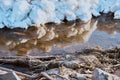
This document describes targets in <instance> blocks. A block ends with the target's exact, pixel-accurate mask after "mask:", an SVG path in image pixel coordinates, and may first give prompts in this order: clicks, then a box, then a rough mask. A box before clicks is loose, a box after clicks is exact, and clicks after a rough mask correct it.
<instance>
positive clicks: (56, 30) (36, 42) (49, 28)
mask: <svg viewBox="0 0 120 80" xmlns="http://www.w3.org/2000/svg"><path fill="white" fill-rule="evenodd" d="M119 25H120V22H119V20H112V19H108V18H105V17H104V18H101V17H100V18H99V19H97V20H95V19H93V20H91V21H89V22H87V23H83V22H81V21H76V22H68V23H62V24H52V23H49V24H46V25H45V26H40V27H38V28H35V27H30V28H29V29H28V30H25V29H13V30H10V29H7V28H4V29H1V30H0V51H2V50H3V48H4V49H5V50H8V51H9V53H11V54H12V53H13V51H16V52H15V54H16V53H17V55H26V54H29V53H30V52H31V50H33V49H37V50H40V51H42V52H50V51H51V50H52V48H53V47H57V48H66V47H70V46H72V45H79V44H82V43H85V42H87V41H88V40H89V38H90V37H91V35H92V33H93V32H94V31H95V30H96V28H97V30H99V31H105V32H107V33H109V34H113V33H115V32H120V26H119ZM93 34H94V33H93ZM93 41H94V40H93Z"/></svg>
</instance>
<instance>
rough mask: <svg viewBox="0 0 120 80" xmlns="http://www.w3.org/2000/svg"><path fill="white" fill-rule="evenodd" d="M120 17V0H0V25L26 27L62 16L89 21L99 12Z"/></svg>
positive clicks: (56, 19) (0, 26)
mask: <svg viewBox="0 0 120 80" xmlns="http://www.w3.org/2000/svg"><path fill="white" fill-rule="evenodd" d="M109 12H113V13H114V19H120V0H0V28H3V27H5V26H6V27H8V28H16V27H21V28H28V27H29V26H38V27H39V26H40V25H44V24H45V23H48V22H54V23H61V22H62V21H63V20H64V19H66V20H67V21H73V20H76V19H80V20H82V21H85V22H87V21H89V20H91V18H92V15H93V16H96V17H97V16H100V15H101V14H100V13H109Z"/></svg>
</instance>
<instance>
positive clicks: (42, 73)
mask: <svg viewBox="0 0 120 80" xmlns="http://www.w3.org/2000/svg"><path fill="white" fill-rule="evenodd" d="M40 74H41V75H42V76H44V77H45V78H47V79H48V80H55V79H53V78H52V77H51V76H49V75H48V74H47V73H46V72H41V73H40Z"/></svg>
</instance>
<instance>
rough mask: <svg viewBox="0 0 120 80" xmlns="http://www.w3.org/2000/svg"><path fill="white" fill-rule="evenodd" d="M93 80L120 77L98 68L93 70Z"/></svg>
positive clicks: (112, 79) (117, 78)
mask: <svg viewBox="0 0 120 80" xmlns="http://www.w3.org/2000/svg"><path fill="white" fill-rule="evenodd" d="M93 80H120V77H118V76H116V75H113V74H110V73H107V72H105V71H103V70H101V69H99V68H96V69H95V70H94V72H93Z"/></svg>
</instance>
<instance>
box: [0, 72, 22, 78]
mask: <svg viewBox="0 0 120 80" xmlns="http://www.w3.org/2000/svg"><path fill="white" fill-rule="evenodd" d="M0 80H21V79H20V78H19V77H18V76H17V75H16V73H15V72H7V71H3V70H0Z"/></svg>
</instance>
